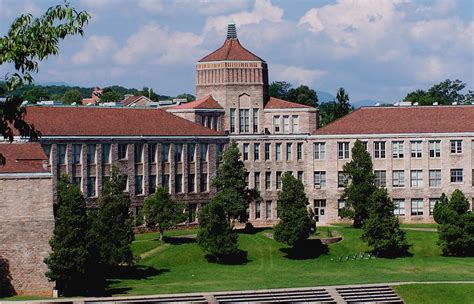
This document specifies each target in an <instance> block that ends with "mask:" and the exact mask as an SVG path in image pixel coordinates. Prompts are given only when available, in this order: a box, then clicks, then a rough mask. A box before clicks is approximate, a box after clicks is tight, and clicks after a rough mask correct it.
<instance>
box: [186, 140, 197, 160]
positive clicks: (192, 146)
mask: <svg viewBox="0 0 474 304" xmlns="http://www.w3.org/2000/svg"><path fill="white" fill-rule="evenodd" d="M195 155H196V144H188V162H193V161H194V159H195Z"/></svg>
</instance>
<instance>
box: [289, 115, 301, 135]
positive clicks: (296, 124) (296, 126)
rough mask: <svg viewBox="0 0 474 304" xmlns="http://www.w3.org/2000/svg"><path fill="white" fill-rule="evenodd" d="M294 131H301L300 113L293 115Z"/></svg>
mask: <svg viewBox="0 0 474 304" xmlns="http://www.w3.org/2000/svg"><path fill="white" fill-rule="evenodd" d="M291 118H292V120H291V121H292V123H293V126H292V129H293V130H292V132H293V133H299V132H300V117H299V116H298V115H293V116H292V117H291Z"/></svg>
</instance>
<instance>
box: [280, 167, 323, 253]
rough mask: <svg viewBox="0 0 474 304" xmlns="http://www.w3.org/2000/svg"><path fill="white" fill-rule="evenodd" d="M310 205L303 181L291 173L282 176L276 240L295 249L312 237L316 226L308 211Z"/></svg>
mask: <svg viewBox="0 0 474 304" xmlns="http://www.w3.org/2000/svg"><path fill="white" fill-rule="evenodd" d="M308 204H309V203H308V198H307V197H306V194H305V192H304V186H303V184H302V183H301V181H299V180H298V179H296V178H295V177H294V176H293V175H292V174H291V172H285V173H284V174H283V176H282V189H281V191H280V192H279V193H278V207H277V210H278V217H279V218H280V222H279V223H278V224H277V225H276V226H275V230H274V231H275V233H274V237H275V240H277V241H279V242H284V243H287V244H288V245H290V246H293V247H294V246H297V245H298V244H300V243H301V242H302V241H304V240H306V239H307V238H308V237H309V236H310V234H311V232H313V231H314V230H315V228H316V224H315V222H314V220H313V216H312V214H311V213H310V212H309V211H308V207H307V206H308Z"/></svg>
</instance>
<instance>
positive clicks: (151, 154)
mask: <svg viewBox="0 0 474 304" xmlns="http://www.w3.org/2000/svg"><path fill="white" fill-rule="evenodd" d="M148 163H149V164H153V163H156V144H148Z"/></svg>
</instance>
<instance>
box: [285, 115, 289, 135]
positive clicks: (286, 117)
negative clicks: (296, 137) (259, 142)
mask: <svg viewBox="0 0 474 304" xmlns="http://www.w3.org/2000/svg"><path fill="white" fill-rule="evenodd" d="M283 133H285V134H288V133H290V116H287V115H285V116H283Z"/></svg>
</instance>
